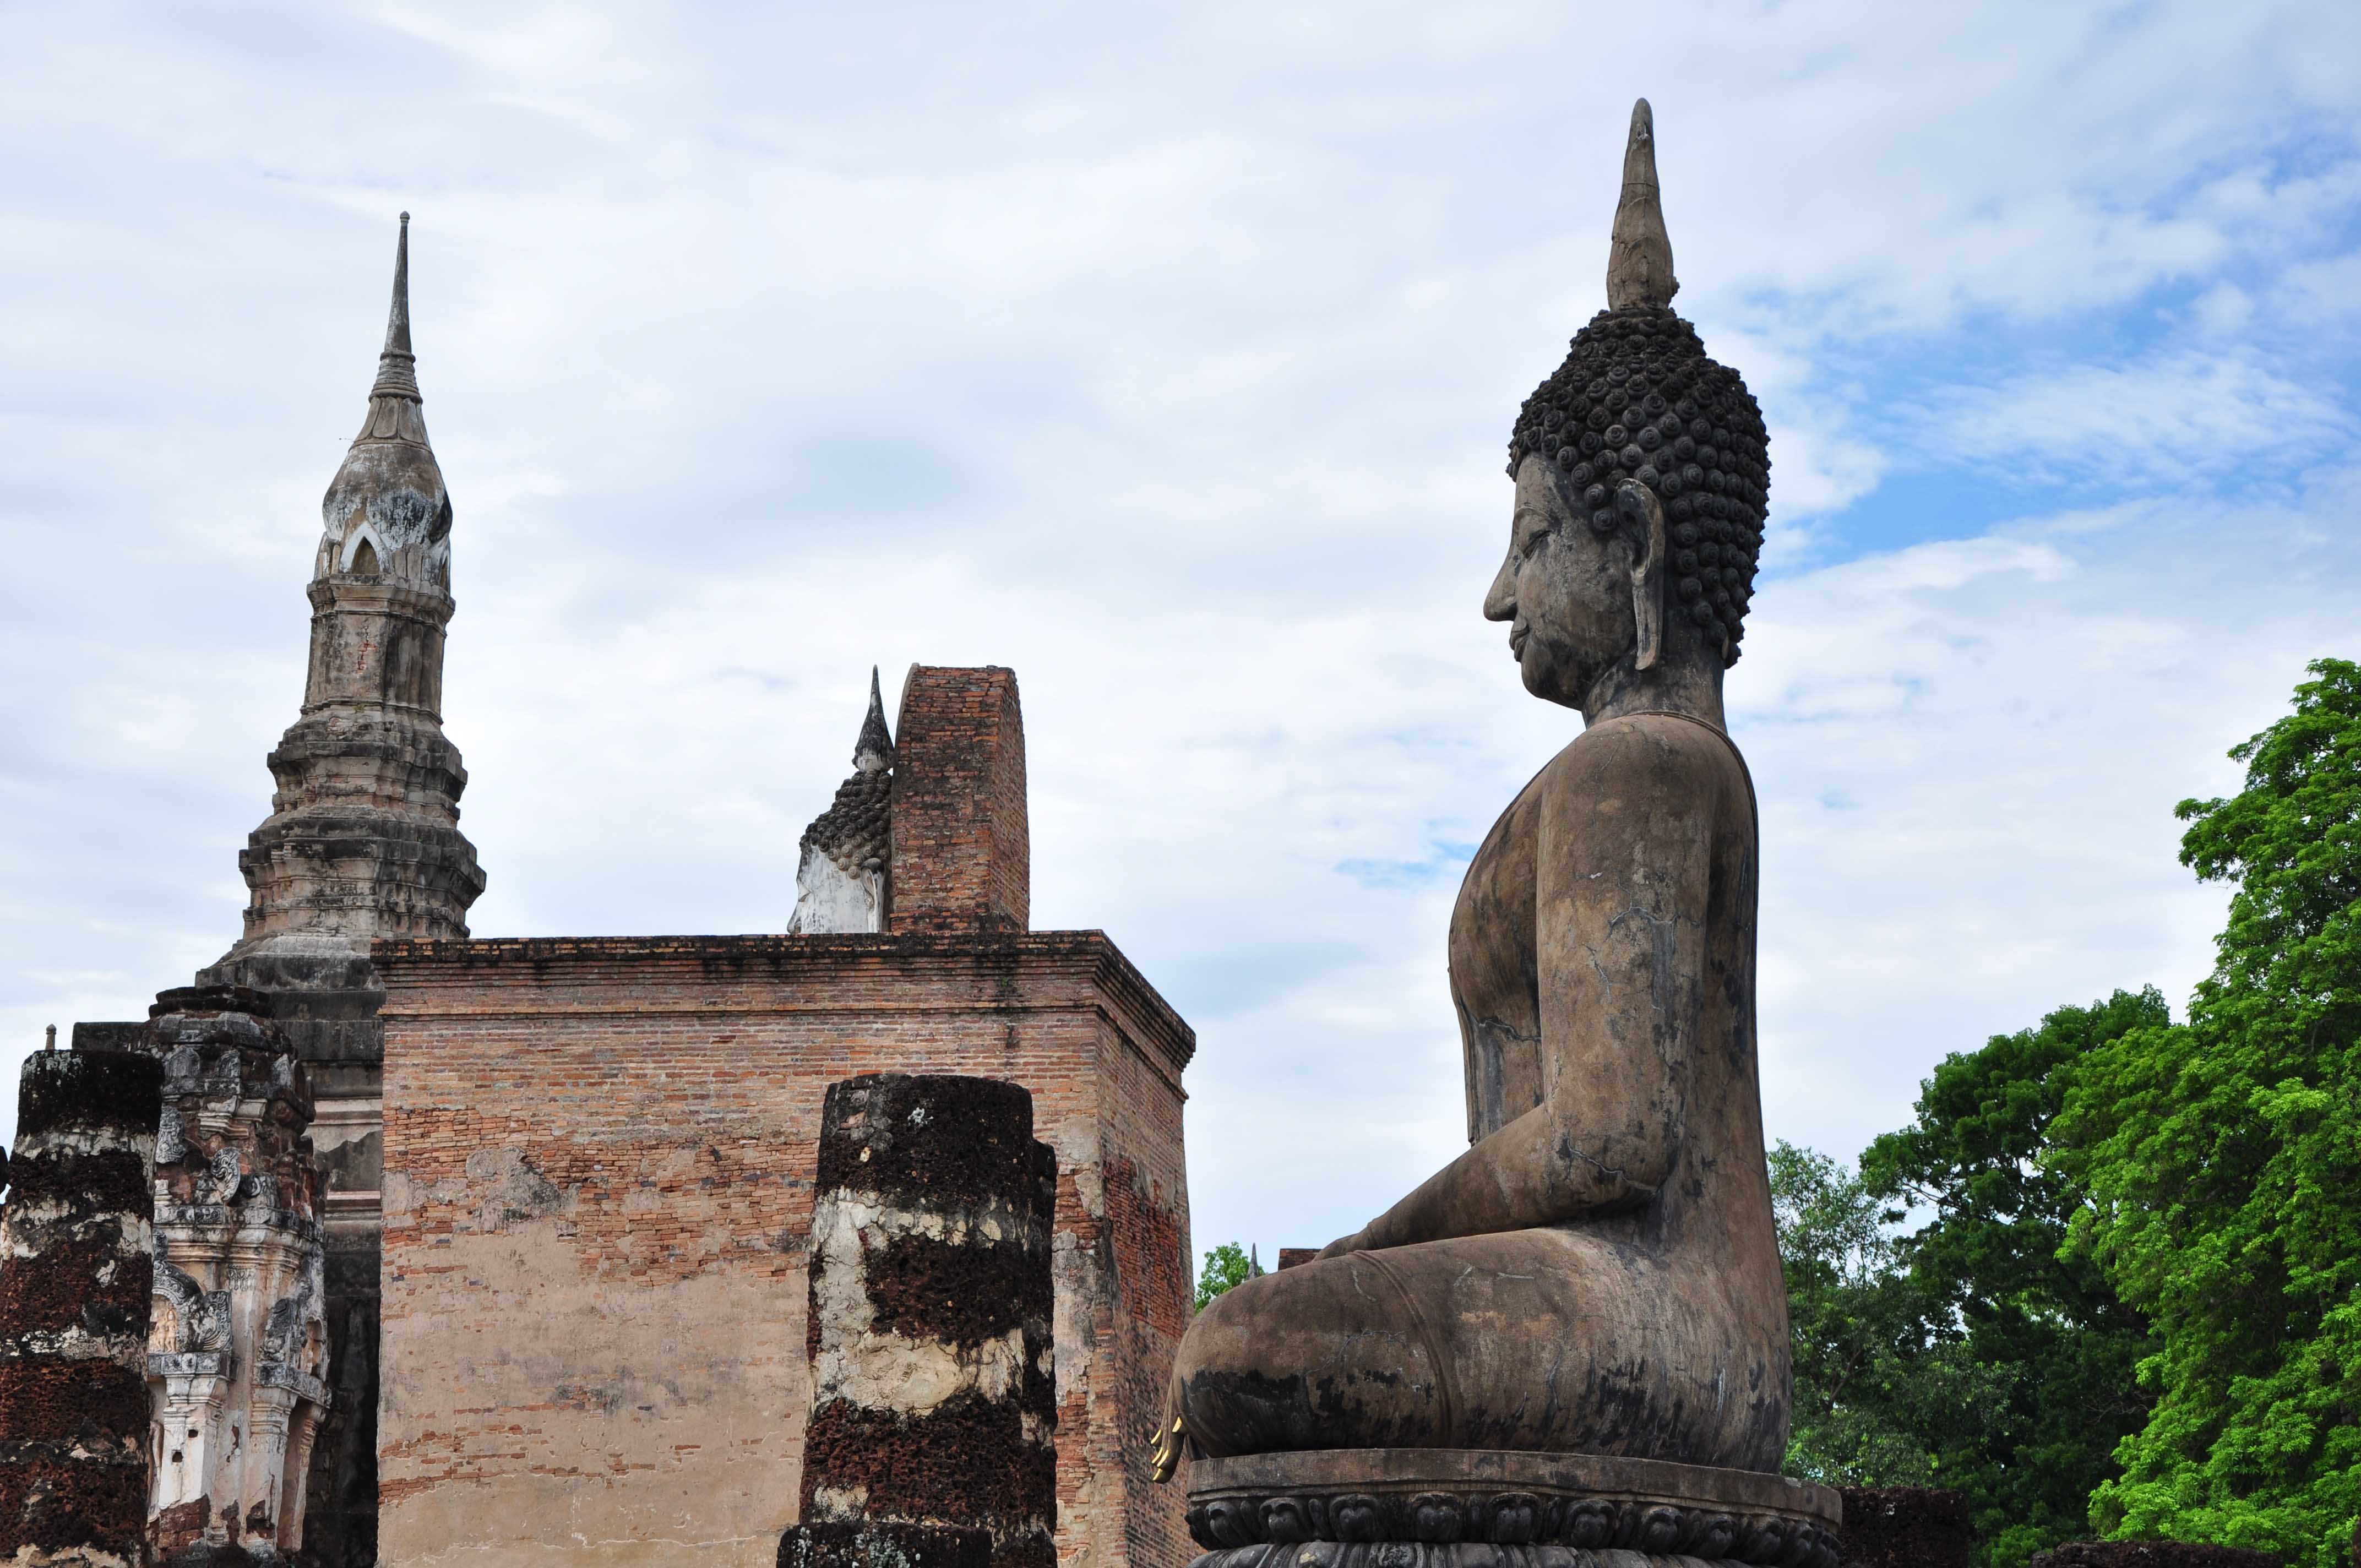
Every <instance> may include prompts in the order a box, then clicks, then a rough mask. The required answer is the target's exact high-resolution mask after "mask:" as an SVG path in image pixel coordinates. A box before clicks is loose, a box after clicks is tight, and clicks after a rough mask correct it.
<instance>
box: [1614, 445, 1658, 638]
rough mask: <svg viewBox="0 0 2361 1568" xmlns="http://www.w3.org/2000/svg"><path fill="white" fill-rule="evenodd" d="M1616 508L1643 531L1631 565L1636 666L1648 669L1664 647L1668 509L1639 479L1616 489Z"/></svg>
mask: <svg viewBox="0 0 2361 1568" xmlns="http://www.w3.org/2000/svg"><path fill="white" fill-rule="evenodd" d="M1615 505H1616V507H1617V509H1618V510H1620V511H1621V512H1622V513H1623V515H1624V516H1625V517H1627V518H1629V519H1631V521H1633V522H1635V523H1637V524H1639V529H1640V558H1639V559H1638V560H1636V561H1634V562H1632V563H1631V619H1632V620H1634V621H1636V622H1637V623H1638V625H1639V631H1640V657H1639V662H1638V663H1637V664H1636V665H1635V666H1634V667H1635V668H1638V669H1642V670H1644V669H1646V668H1648V667H1649V666H1650V665H1652V664H1653V663H1655V662H1656V655H1657V654H1658V653H1660V652H1663V651H1664V503H1662V502H1661V501H1659V500H1657V499H1656V492H1655V491H1653V490H1652V489H1650V488H1648V487H1647V486H1645V485H1643V484H1642V483H1640V481H1639V480H1637V479H1626V480H1624V481H1623V482H1622V483H1621V484H1620V485H1618V486H1617V487H1615Z"/></svg>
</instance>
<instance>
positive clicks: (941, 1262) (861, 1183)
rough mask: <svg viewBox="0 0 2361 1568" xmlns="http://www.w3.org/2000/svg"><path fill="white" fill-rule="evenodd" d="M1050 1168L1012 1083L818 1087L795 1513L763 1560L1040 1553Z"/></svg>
mask: <svg viewBox="0 0 2361 1568" xmlns="http://www.w3.org/2000/svg"><path fill="white" fill-rule="evenodd" d="M1057 1184H1058V1165H1057V1159H1056V1157H1055V1156H1054V1155H1053V1154H1052V1153H1051V1151H1050V1149H1049V1146H1048V1145H1046V1144H1038V1143H1036V1142H1034V1141H1033V1097H1032V1096H1031V1095H1030V1094H1028V1093H1027V1092H1026V1091H1024V1090H1023V1089H1021V1088H1019V1087H1018V1086H1017V1085H1016V1084H1013V1083H1003V1082H1000V1081H998V1080H993V1079H986V1078H949V1077H916V1076H911V1075H907V1074H903V1073H875V1074H871V1075H869V1076H866V1077H862V1078H854V1079H847V1080H844V1081H843V1082H840V1083H834V1084H830V1085H829V1091H828V1098H827V1100H826V1102H824V1105H823V1108H822V1110H821V1113H820V1135H819V1170H818V1181H817V1182H816V1183H815V1188H816V1191H815V1201H814V1203H813V1206H812V1238H811V1251H810V1254H809V1256H810V1268H811V1319H810V1325H809V1328H808V1329H807V1342H808V1344H809V1353H810V1355H811V1359H812V1367H811V1372H812V1381H811V1388H812V1396H811V1398H812V1403H811V1420H810V1423H809V1425H808V1426H807V1428H806V1429H805V1434H804V1475H803V1496H802V1500H801V1510H800V1512H801V1520H802V1522H801V1523H799V1524H796V1525H794V1526H791V1527H790V1528H789V1529H788V1530H787V1531H786V1533H785V1536H784V1537H783V1538H782V1539H781V1540H780V1542H779V1555H778V1563H779V1568H876V1565H877V1564H880V1563H902V1564H906V1565H907V1568H1057V1549H1056V1547H1055V1545H1054V1544H1053V1540H1054V1536H1055V1532H1056V1530H1057V1523H1058V1491H1057V1468H1058V1458H1057V1450H1056V1448H1055V1446H1054V1444H1053V1438H1054V1428H1055V1424H1056V1421H1057V1395H1056V1392H1055V1378H1054V1375H1053V1374H1054V1368H1053V1367H1052V1366H1051V1365H1050V1357H1051V1354H1052V1353H1051V1341H1050V1318H1051V1310H1052V1288H1051V1283H1050V1272H1049V1228H1050V1222H1051V1218H1052V1212H1053V1211H1054V1209H1055V1208H1056V1205H1057Z"/></svg>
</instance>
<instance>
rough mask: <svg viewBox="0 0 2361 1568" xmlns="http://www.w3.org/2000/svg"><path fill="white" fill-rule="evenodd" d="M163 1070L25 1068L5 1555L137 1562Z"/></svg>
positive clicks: (53, 1064) (36, 1059) (10, 1290)
mask: <svg viewBox="0 0 2361 1568" xmlns="http://www.w3.org/2000/svg"><path fill="white" fill-rule="evenodd" d="M161 1079H162V1074H161V1072H160V1071H159V1069H158V1067H157V1064H156V1062H155V1061H154V1060H153V1059H151V1058H148V1057H145V1056H140V1055H136V1054H131V1053H126V1052H115V1051H89V1052H58V1051H45V1052H41V1053H39V1054H37V1055H35V1056H31V1057H28V1058H26V1061H25V1066H24V1070H23V1076H22V1078H21V1080H19V1081H20V1087H19V1089H18V1091H17V1102H16V1103H17V1110H16V1149H15V1152H14V1155H13V1157H11V1159H10V1161H9V1164H8V1172H9V1177H10V1182H11V1185H10V1188H9V1191H8V1198H7V1202H6V1206H5V1209H0V1561H5V1562H8V1563H14V1564H18V1565H21V1568H36V1565H50V1564H68V1563H71V1564H78V1565H82V1568H132V1565H135V1564H139V1563H144V1562H145V1561H146V1555H145V1553H146V1536H147V1523H148V1387H147V1382H146V1379H145V1376H144V1374H145V1366H144V1364H143V1362H144V1357H143V1352H144V1349H145V1345H146V1342H147V1338H148V1292H149V1284H150V1266H151V1265H150V1246H151V1241H150V1230H149V1223H150V1219H151V1200H150V1198H149V1194H148V1173H149V1170H150V1168H151V1165H152V1161H153V1159H154V1155H155V1147H156V1127H157V1122H158V1119H159V1115H160V1113H161V1109H162V1097H161V1092H160V1087H161Z"/></svg>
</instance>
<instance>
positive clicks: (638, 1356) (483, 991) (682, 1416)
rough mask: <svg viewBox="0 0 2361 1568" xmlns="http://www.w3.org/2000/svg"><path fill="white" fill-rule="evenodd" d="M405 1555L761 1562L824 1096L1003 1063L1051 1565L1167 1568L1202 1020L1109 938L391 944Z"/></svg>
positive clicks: (795, 1455) (389, 1481)
mask: <svg viewBox="0 0 2361 1568" xmlns="http://www.w3.org/2000/svg"><path fill="white" fill-rule="evenodd" d="M377 963H378V966H379V970H380V972H381V973H382V974H383V975H384V977H385V981H386V985H387V1000H386V1004H385V1008H384V1011H383V1014H382V1016H383V1018H384V1020H385V1024H386V1035H387V1039H386V1046H387V1069H386V1105H387V1119H386V1148H385V1178H384V1194H385V1211H386V1244H385V1248H386V1250H385V1264H384V1273H383V1288H384V1293H385V1299H384V1312H385V1316H384V1337H383V1366H382V1378H383V1385H382V1393H381V1398H380V1404H379V1420H380V1427H379V1494H380V1497H381V1500H382V1519H381V1532H382V1533H381V1537H380V1542H381V1552H382V1560H383V1561H384V1562H386V1563H425V1562H430V1561H437V1562H439V1561H444V1560H446V1559H451V1558H464V1559H465V1560H466V1561H468V1562H471V1563H528V1562H531V1563H540V1562H544V1561H549V1560H551V1559H553V1558H555V1557H558V1556H561V1555H563V1556H565V1557H566V1558H567V1559H568V1560H569V1561H579V1562H585V1563H615V1564H627V1563H628V1564H636V1563H679V1562H683V1561H691V1560H693V1561H697V1562H700V1563H733V1564H734V1563H745V1564H749V1565H753V1564H761V1565H763V1568H768V1564H769V1563H770V1561H771V1558H770V1553H771V1552H774V1550H775V1547H776V1542H777V1541H778V1538H779V1532H780V1531H781V1530H783V1529H784V1528H785V1526H786V1525H787V1524H789V1523H791V1522H793V1517H794V1513H795V1508H796V1495H797V1489H798V1486H799V1485H800V1480H801V1468H800V1467H801V1461H802V1432H801V1430H800V1429H801V1424H802V1421H803V1419H804V1410H805V1408H806V1404H807V1387H806V1384H805V1379H806V1361H805V1346H806V1341H805V1322H804V1317H805V1310H806V1309H805V1302H806V1293H807V1282H806V1276H805V1271H804V1251H805V1247H806V1245H807V1241H808V1237H809V1232H810V1224H811V1204H812V1193H811V1180H812V1177H813V1168H814V1158H815V1147H814V1140H815V1138H816V1136H817V1133H818V1122H819V1113H820V1103H821V1097H822V1095H823V1093H824V1092H825V1090H826V1087H827V1085H828V1084H829V1082H831V1081H833V1080H838V1079H841V1078H845V1077H848V1076H851V1075H852V1074H854V1073H858V1072H862V1071H864V1070H892V1071H901V1072H946V1073H963V1074H970V1075H975V1076H983V1077H995V1078H1005V1079H1008V1080H1013V1081H1015V1082H1017V1083H1020V1084H1022V1085H1024V1086H1025V1087H1026V1088H1027V1090H1029V1091H1031V1092H1032V1094H1033V1096H1034V1101H1035V1118H1036V1119H1035V1128H1036V1135H1037V1136H1038V1137H1040V1138H1042V1139H1043V1140H1044V1141H1046V1142H1048V1143H1049V1144H1050V1145H1051V1146H1052V1147H1054V1148H1055V1149H1056V1150H1057V1153H1058V1160H1059V1180H1058V1204H1057V1216H1056V1223H1055V1229H1054V1234H1053V1239H1052V1248H1053V1269H1054V1272H1055V1282H1056V1287H1057V1299H1056V1316H1055V1339H1056V1351H1057V1364H1056V1375H1057V1397H1058V1399H1059V1404H1060V1428H1059V1431H1058V1442H1057V1446H1058V1486H1059V1510H1060V1511H1059V1532H1058V1547H1059V1558H1060V1563H1063V1564H1065V1565H1067V1568H1133V1565H1137V1568H1180V1565H1181V1564H1182V1563H1185V1562H1187V1561H1188V1559H1189V1558H1190V1557H1191V1556H1193V1555H1194V1552H1193V1549H1192V1548H1191V1547H1190V1546H1189V1545H1188V1543H1187V1540H1186V1533H1185V1529H1184V1527H1183V1525H1182V1523H1181V1519H1180V1498H1179V1496H1178V1491H1177V1489H1176V1488H1171V1487H1154V1486H1149V1485H1148V1483H1147V1481H1146V1479H1145V1472H1144V1469H1143V1468H1142V1464H1141V1458H1142V1457H1143V1456H1144V1455H1145V1453H1146V1452H1147V1450H1148V1445H1149V1443H1150V1442H1152V1436H1153V1431H1154V1428H1155V1424H1156V1421H1157V1419H1158V1416H1159V1412H1160V1408H1161V1398H1162V1384H1163V1377H1164V1375H1165V1372H1166V1370H1167V1369H1168V1368H1169V1366H1170V1353H1171V1348H1172V1345H1173V1344H1174V1343H1177V1340H1178V1337H1179V1333H1180V1329H1181V1328H1182V1327H1185V1324H1186V1318H1187V1312H1188V1297H1187V1294H1186V1290H1187V1260H1186V1246H1187V1241H1188V1213H1187V1198H1186V1191H1187V1186H1186V1176H1185V1169H1184V1166H1183V1163H1182V1155H1181V1146H1180V1107H1181V1100H1182V1095H1181V1091H1180V1069H1181V1067H1182V1066H1183V1065H1185V1063H1186V1061H1187V1058H1188V1056H1189V1053H1190V1051H1191V1049H1192V1048H1193V1040H1192V1038H1191V1036H1190V1034H1189V1031H1188V1029H1187V1026H1186V1025H1183V1024H1181V1023H1180V1020H1179V1019H1178V1018H1177V1017H1175V1016H1174V1015H1173V1014H1171V1013H1170V1010H1169V1008H1167V1007H1166V1006H1165V1005H1164V1003H1162V1002H1161V1000H1160V999H1159V998H1158V997H1157V996H1156V994H1155V992H1153V991H1152V990H1151V989H1149V988H1148V985H1147V983H1146V982H1145V981H1142V980H1141V979H1140V978H1139V976H1138V975H1137V971H1136V970H1132V968H1131V966H1130V965H1129V964H1128V963H1127V962H1126V961H1125V960H1124V959H1123V958H1122V957H1121V955H1120V954H1119V953H1117V952H1116V951H1115V948H1113V947H1112V945H1111V944H1109V943H1108V942H1107V941H1106V939H1105V938H1104V937H1103V936H1100V935H1099V934H1097V933H1094V932H1046V933H1027V934H1006V935H997V936H934V937H862V936H851V937H825V938H653V939H638V940H632V939H587V940H581V941H551V942H438V943H391V944H380V945H379V948H378V949H377Z"/></svg>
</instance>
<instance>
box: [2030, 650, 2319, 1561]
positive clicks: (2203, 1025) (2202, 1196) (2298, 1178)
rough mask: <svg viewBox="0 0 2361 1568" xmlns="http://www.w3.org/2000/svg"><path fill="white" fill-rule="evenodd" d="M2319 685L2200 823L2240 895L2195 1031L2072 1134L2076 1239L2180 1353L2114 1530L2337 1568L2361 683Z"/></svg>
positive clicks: (2063, 1122)
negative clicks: (2088, 1203)
mask: <svg viewBox="0 0 2361 1568" xmlns="http://www.w3.org/2000/svg"><path fill="white" fill-rule="evenodd" d="M2311 674H2312V676H2313V677H2314V678H2313V679H2312V680H2311V681H2308V682H2306V683H2305V684H2303V685H2299V686H2298V687H2297V688H2296V694H2295V704H2294V712H2293V713H2291V714H2290V715H2289V716H2288V717H2287V718H2282V719H2280V720H2279V722H2278V723H2276V724H2274V725H2272V726H2271V727H2270V728H2269V729H2266V730H2264V731H2263V732H2262V733H2261V734H2259V735H2257V736H2256V737H2255V738H2254V739H2252V740H2248V741H2247V742H2246V744H2245V745H2243V746H2240V747H2238V748H2237V749H2236V750H2235V751H2232V752H2231V753H2230V755H2231V756H2232V757H2233V758H2235V760H2237V761H2239V762H2244V763H2246V787H2245V788H2244V789H2243V790H2241V791H2240V792H2239V793H2238V794H2237V795H2234V796H2232V797H2231V798H2229V799H2227V800H2207V801H2197V800H2189V801H2183V802H2182V803H2181V805H2180V817H2181V819H2182V820H2184V821H2186V822H2188V823H2189V824H2190V828H2189V829H2188V832H2187V834H2186V835H2185V836H2184V837H2183V839H2182V840H2181V861H2182V863H2183V864H2185V865H2188V866H2189V867H2191V869H2192V870H2194V871H2195V872H2197V874H2198V876H2199V877H2200V878H2202V879H2203V880H2206V881H2209V882H2214V881H2219V882H2226V883H2231V884H2232V885H2233V886H2234V888H2235V892H2234V893H2233V894H2232V897H2231V901H2230V914H2229V921H2228V924H2227V926H2226V927H2225V928H2224V931H2223V933H2222V935H2221V937H2220V938H2219V939H2218V942H2217V944H2216V949H2217V956H2216V962H2215V967H2214V970H2213V974H2212V976H2211V977H2210V978H2208V979H2207V980H2206V981H2204V982H2203V983H2202V984H2201V985H2200V986H2199V987H2198V989H2197V992H2196V995H2195V996H2194V998H2193V999H2192V1000H2191V1005H2190V1014H2189V1020H2188V1022H2187V1023H2186V1024H2185V1025H2181V1026H2179V1027H2172V1026H2166V1025H2158V1026H2153V1027H2146V1028H2140V1029H2135V1030H2133V1031H2131V1032H2130V1033H2129V1034H2127V1035H2125V1036H2124V1037H2123V1038H2121V1039H2119V1040H2117V1041H2115V1042H2114V1043H2113V1044H2112V1045H2110V1046H2108V1047H2104V1048H2103V1049H2102V1050H2100V1051H2098V1052H2096V1053H2094V1054H2093V1055H2092V1058H2090V1059H2089V1060H2088V1061H2087V1062H2086V1063H2085V1064H2084V1066H2083V1068H2082V1069H2081V1072H2080V1074H2079V1075H2078V1080H2077V1082H2076V1083H2075V1084H2074V1086H2073V1088H2072V1089H2071V1091H2070V1093H2069V1096H2068V1100H2067V1106H2066V1111H2065V1113H2064V1115H2063V1116H2061V1118H2060V1119H2059V1127H2058V1129H2057V1132H2058V1134H2059V1140H2060V1142H2061V1143H2062V1144H2064V1145H2066V1146H2068V1150H2069V1158H2070V1168H2071V1169H2072V1171H2073V1173H2074V1174H2076V1175H2077V1176H2079V1178H2080V1179H2081V1181H2082V1183H2083V1185H2084V1188H2085V1189H2086V1190H2087V1191H2088V1193H2089V1194H2090V1196H2091V1198H2092V1209H2091V1210H2090V1211H2089V1212H2086V1213H2084V1214H2082V1215H2081V1216H2080V1217H2078V1219H2077V1221H2076V1223H2075V1226H2074V1232H2073V1236H2074V1243H2075V1245H2077V1247H2078V1248H2079V1249H2080V1250H2081V1252H2082V1253H2083V1254H2084V1255H2088V1256H2090V1257H2092V1258H2094V1259H2096V1260H2097V1262H2098V1264H2099V1265H2100V1266H2101V1267H2102V1268H2103V1270H2104V1271H2105V1273H2106V1276H2107V1277H2108V1278H2109V1279H2110V1280H2111V1281H2112V1282H2113V1283H2114V1288H2116V1290H2117V1291H2118V1292H2120V1293H2121V1295H2122V1296H2123V1298H2124V1299H2125V1301H2127V1302H2129V1303H2131V1304H2132V1305H2133V1306H2135V1307H2137V1308H2139V1309H2141V1310H2144V1311H2146V1312H2147V1314H2148V1316H2149V1318H2150V1319H2151V1321H2153V1323H2154V1325H2155V1329H2156V1332H2157V1336H2158V1350H2157V1351H2156V1353H2155V1354H2153V1355H2152V1356H2151V1357H2149V1358H2148V1359H2147V1361H2146V1362H2145V1363H2144V1364H2143V1365H2142V1368H2141V1376H2142V1377H2143V1379H2144V1380H2145V1381H2147V1383H2148V1384H2149V1385H2150V1387H2152V1388H2153V1390H2154V1391H2155V1394H2156V1405H2155V1409H2153V1411H2152V1412H2151V1413H2150V1414H2149V1416H2148V1419H2147V1422H2146V1423H2145V1425H2144V1426H2143V1427H2142V1428H2141V1429H2140V1430H2139V1431H2136V1432H2135V1433H2134V1434H2133V1435H2132V1436H2130V1437H2128V1438H2126V1439H2125V1442H2124V1443H2123V1446H2122V1448H2121V1450H2120V1453H2119V1457H2120V1459H2121V1462H2122V1467H2123V1473H2122V1475H2121V1477H2120V1478H2119V1479H2116V1480H2114V1481H2111V1482H2109V1483H2106V1484H2104V1485H2103V1486H2100V1488H2099V1489H2098V1493H2097V1495H2096V1497H2094V1498H2093V1499H2092V1521H2093V1522H2094V1523H2096V1524H2098V1525H2100V1526H2101V1527H2102V1528H2103V1530H2105V1531H2106V1532H2107V1533H2108V1534H2109V1535H2111V1536H2114V1537H2117V1538H2138V1537H2143V1536H2160V1537H2167V1538H2175V1539H2180V1540H2189V1541H2214V1542H2218V1543H2221V1544H2224V1545H2233V1546H2251V1547H2260V1548H2265V1549H2268V1550H2275V1551H2279V1552H2286V1553H2288V1554H2289V1556H2290V1562H2291V1563H2293V1564H2294V1565H2295V1568H2333V1565H2334V1564H2336V1563H2337V1562H2338V1559H2339V1556H2340V1555H2341V1553H2342V1552H2343V1551H2344V1550H2345V1542H2346V1541H2349V1540H2350V1539H2351V1536H2352V1532H2353V1529H2354V1524H2355V1519H2356V1515H2357V1514H2361V665H2356V664H2353V663H2347V662H2345V661H2343V660H2335V659H2323V660H2321V661H2319V662H2317V663H2313V664H2312V666H2311Z"/></svg>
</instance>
